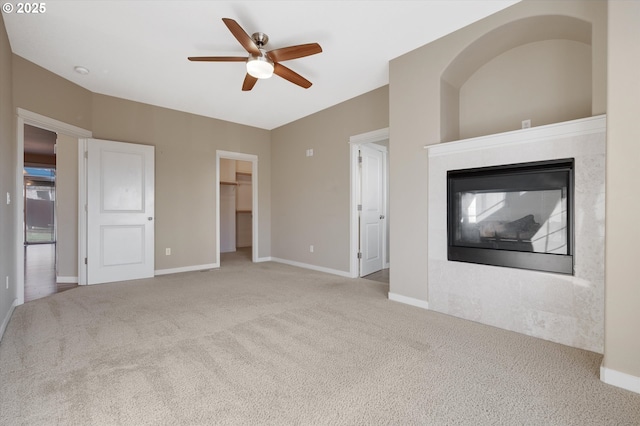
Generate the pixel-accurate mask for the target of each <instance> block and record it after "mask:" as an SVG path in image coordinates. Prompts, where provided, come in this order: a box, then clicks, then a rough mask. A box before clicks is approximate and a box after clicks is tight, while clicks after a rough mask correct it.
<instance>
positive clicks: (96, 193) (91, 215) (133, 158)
mask: <svg viewBox="0 0 640 426" xmlns="http://www.w3.org/2000/svg"><path fill="white" fill-rule="evenodd" d="M85 145H86V151H85V152H86V165H87V168H86V176H87V180H86V200H87V209H86V211H87V220H86V225H87V235H86V238H87V246H86V253H87V256H86V271H87V284H99V283H106V282H113V281H124V280H132V279H139V278H150V277H153V276H154V219H155V216H154V202H155V200H154V178H155V175H154V155H155V150H154V147H153V146H148V145H138V144H130V143H123V142H113V141H105V140H98V139H88V140H86V144H85Z"/></svg>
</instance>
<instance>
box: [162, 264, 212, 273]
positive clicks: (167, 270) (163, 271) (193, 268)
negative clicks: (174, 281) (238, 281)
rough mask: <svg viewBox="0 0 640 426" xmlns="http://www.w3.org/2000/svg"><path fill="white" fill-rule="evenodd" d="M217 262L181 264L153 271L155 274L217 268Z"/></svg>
mask: <svg viewBox="0 0 640 426" xmlns="http://www.w3.org/2000/svg"><path fill="white" fill-rule="evenodd" d="M219 267H220V265H219V264H217V263H207V264H205V265H193V266H183V267H181V268H169V269H156V270H155V271H153V273H154V274H155V275H169V274H179V273H180V272H194V271H204V270H205V269H215V268H219Z"/></svg>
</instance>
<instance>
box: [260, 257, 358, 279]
mask: <svg viewBox="0 0 640 426" xmlns="http://www.w3.org/2000/svg"><path fill="white" fill-rule="evenodd" d="M271 261H272V262H278V263H284V264H285V265H291V266H297V267H298V268H304V269H311V270H313V271H318V272H326V273H327V274H332V275H338V276H341V277H345V278H353V277H352V276H351V274H350V273H349V272H346V271H339V270H337V269H331V268H325V267H324V266H316V265H310V264H308V263H302V262H296V261H294V260H287V259H280V258H278V257H272V258H271Z"/></svg>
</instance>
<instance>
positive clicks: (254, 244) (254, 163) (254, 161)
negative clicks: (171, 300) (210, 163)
mask: <svg viewBox="0 0 640 426" xmlns="http://www.w3.org/2000/svg"><path fill="white" fill-rule="evenodd" d="M221 158H225V159H227V160H240V161H249V162H251V261H252V262H257V261H258V156H257V155H254V154H244V153H242V152H231V151H221V150H216V181H215V189H216V261H215V264H214V267H216V268H219V267H220V159H221Z"/></svg>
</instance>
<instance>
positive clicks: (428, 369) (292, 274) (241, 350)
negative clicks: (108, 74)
mask: <svg viewBox="0 0 640 426" xmlns="http://www.w3.org/2000/svg"><path fill="white" fill-rule="evenodd" d="M387 292H388V287H387V286H386V285H384V284H381V283H377V282H374V281H368V280H363V279H355V280H350V279H344V278H340V277H336V276H332V275H327V274H322V273H317V272H311V271H305V270H302V269H297V268H294V267H290V266H286V265H280V264H275V263H261V264H250V263H246V262H242V261H239V260H238V259H237V258H235V259H233V258H232V259H231V260H229V261H224V260H223V262H222V268H221V269H219V270H212V271H207V272H193V273H184V274H176V275H168V276H161V277H157V278H154V279H148V280H138V281H131V282H123V283H114V284H102V285H97V286H92V287H80V288H77V289H73V290H69V291H66V292H64V293H60V294H56V295H53V296H50V297H46V298H44V299H40V300H36V301H33V302H29V303H27V304H25V305H22V306H20V307H18V308H17V309H16V311H15V313H14V315H13V318H12V320H11V322H10V323H9V326H8V328H7V331H6V334H5V336H4V339H3V340H2V342H1V343H0V383H1V387H0V423H1V424H3V425H18V424H25V425H40V424H46V425H50V424H64V425H112V424H125V425H144V424H159V425H180V424H202V425H204V424H207V425H208V424H225V425H229V424H245V425H246V424H252V425H253V424H275V425H282V424H285V425H286V424H295V425H323V424H333V425H335V424H339V425H342V424H349V425H353V424H368V425H378V424H402V425H409V424H421V425H441V424H442V425H444V424H449V425H453V424H465V425H485V424H491V425H493V424H504V425H638V424H640V395H637V394H634V393H631V392H628V391H624V390H621V389H618V388H615V387H612V386H609V385H606V384H604V383H602V382H600V380H599V379H598V368H599V366H600V362H601V356H599V355H597V354H594V353H591V352H586V351H583V350H578V349H572V348H568V347H566V346H562V345H558V344H554V343H550V342H546V341H543V340H539V339H535V338H531V337H527V336H523V335H519V334H516V333H512V332H508V331H504V330H499V329H495V328H492V327H488V326H484V325H481V324H476V323H472V322H469V321H464V320H460V319H457V318H453V317H449V316H446V315H442V314H438V313H434V312H430V311H427V310H423V309H419V308H414V307H410V306H406V305H402V304H399V303H396V302H392V301H389V300H388V299H387Z"/></svg>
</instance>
